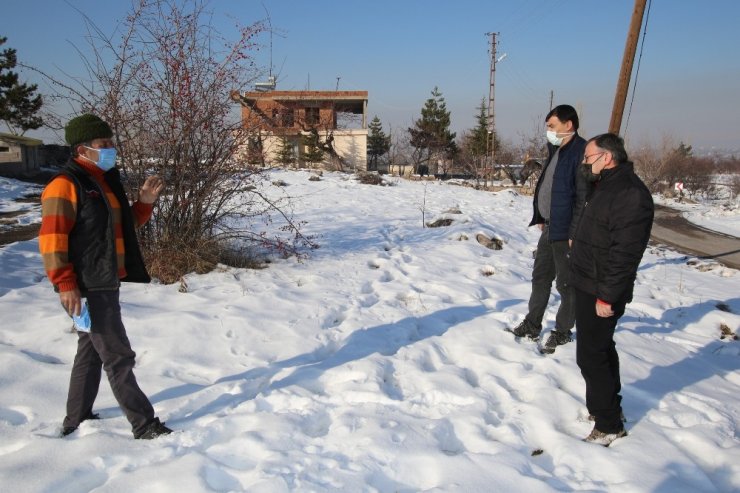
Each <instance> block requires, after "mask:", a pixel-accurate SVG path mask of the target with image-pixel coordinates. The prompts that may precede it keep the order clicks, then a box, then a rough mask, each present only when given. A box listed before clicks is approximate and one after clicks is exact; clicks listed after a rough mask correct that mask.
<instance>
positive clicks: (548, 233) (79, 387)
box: [39, 105, 654, 446]
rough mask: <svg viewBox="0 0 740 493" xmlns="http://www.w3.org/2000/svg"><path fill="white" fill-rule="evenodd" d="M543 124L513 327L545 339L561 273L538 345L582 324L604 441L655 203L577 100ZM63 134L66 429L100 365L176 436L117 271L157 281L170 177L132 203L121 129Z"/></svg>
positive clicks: (591, 405)
mask: <svg viewBox="0 0 740 493" xmlns="http://www.w3.org/2000/svg"><path fill="white" fill-rule="evenodd" d="M545 124H546V126H547V140H548V150H549V153H548V159H547V162H546V163H545V165H544V167H543V170H542V174H541V176H540V178H539V180H538V182H537V187H536V189H535V193H534V215H533V217H532V221H531V222H530V226H534V225H536V226H538V227H539V228H540V230H541V235H540V238H539V242H538V244H537V253H536V256H535V261H534V268H533V270H532V292H531V295H530V298H529V304H528V312H527V314H526V316H525V317H524V320H523V321H522V322H521V323H520V324H519V325H517V326H516V327H514V328H510V329H507V330H509V331H510V332H513V334H514V335H515V336H516V337H517V338H522V337H527V338H530V339H533V340H539V337H540V333H541V332H542V319H543V317H544V314H545V311H546V308H547V306H548V303H549V298H550V290H551V287H552V282H553V280H554V281H555V285H556V288H557V291H558V293H559V294H560V305H559V307H558V311H557V315H556V317H555V327H554V329H553V330H552V331H551V332H550V334H549V337H548V338H547V341H546V342H545V343H544V344H542V345H541V347H540V351H541V352H542V353H545V354H551V353H553V352H554V351H555V349H556V348H557V347H558V346H561V345H563V344H566V343H568V342H570V341H571V340H572V332H571V331H572V329H573V327H574V326H575V327H576V328H577V347H576V359H577V363H578V366H579V368H580V370H581V373H582V375H583V378H584V380H585V383H586V406H587V408H588V412H589V414H590V417H591V418H592V419H593V420H594V428H593V430H592V431H591V433H590V434H589V435H588V436H587V437H586V438H584V440H585V441H588V442H592V443H597V444H601V445H605V446H608V445H609V444H610V443H611V442H612V441H614V440H615V439H617V438H620V437H623V436H625V435H626V434H627V432H626V430H625V428H624V415H623V413H622V407H621V396H620V389H621V384H620V378H619V357H618V355H617V351H616V347H615V343H614V330H615V328H616V325H617V321H618V320H619V318H620V317H621V316H622V314H623V313H624V310H625V305H626V304H627V303H629V302H630V301H631V300H632V290H633V287H634V283H635V278H636V275H637V268H638V265H639V263H640V260H641V258H642V255H643V253H644V251H645V248H646V246H647V243H648V239H649V238H650V229H651V226H652V222H653V211H654V207H653V201H652V197H651V195H650V193H649V191H648V189H647V188H646V187H645V185H644V184H643V183H642V181H641V180H640V179H639V178H638V177H637V175H636V174H635V172H634V170H633V166H632V163H631V162H630V161H629V160H628V157H627V153H626V151H625V148H624V141H623V140H622V139H621V138H620V137H619V136H617V135H614V134H609V133H606V134H602V135H598V136H596V137H593V138H592V139H591V140H589V141H586V140H584V139H583V138H582V137H581V136H580V135H578V115H577V114H576V111H575V109H574V108H573V107H572V106H569V105H560V106H557V107H555V108H554V109H552V110H551V111H550V112H549V113H548V115H547V117H546V119H545ZM65 140H66V141H67V143H68V144H69V145H70V147H71V150H72V156H71V158H70V160H69V162H68V163H67V164H66V166H65V167H64V168H63V169H62V170H61V171H60V172H59V173H58V174H57V175H56V176H55V177H54V178H52V180H51V181H50V182H49V183H48V185H47V186H46V188H45V189H44V192H43V194H42V197H41V204H42V223H41V230H40V232H39V249H40V251H41V254H42V257H43V261H44V268H45V270H46V272H47V275H48V277H49V279H50V281H51V283H52V284H53V286H54V289H55V291H57V292H58V293H59V299H60V302H61V304H62V306H63V307H64V310H65V311H66V312H67V313H68V314H69V315H70V316H79V315H80V313H81V312H82V311H83V310H84V309H86V310H87V311H88V313H89V317H90V321H91V327H90V330H89V331H87V332H85V331H79V332H78V344H77V354H76V356H75V359H74V364H73V366H72V374H71V377H70V384H69V392H68V397H67V410H66V411H67V413H66V416H65V418H64V422H63V425H62V431H61V435H62V436H67V435H69V434H71V433H73V432H74V431H75V430H77V428H78V427H79V425H80V423H81V422H83V421H85V420H88V419H97V418H98V415H97V414H96V413H94V412H93V404H94V402H95V398H96V397H97V393H98V388H99V386H100V380H101V374H102V370H105V372H106V375H107V377H108V381H109V382H110V386H111V389H112V390H113V395H114V397H115V398H116V400H117V401H118V404H119V406H120V407H121V409H122V410H123V413H124V414H125V415H126V418H127V419H128V420H129V422H130V423H131V427H132V432H133V435H134V437H135V438H138V439H152V438H156V437H158V436H161V435H166V434H169V433H171V432H172V430H171V429H170V428H168V427H167V426H165V423H163V422H161V421H160V420H159V419H158V418H157V417H156V416H155V413H154V409H153V407H152V404H151V403H150V401H149V399H148V398H147V396H146V395H145V394H144V392H142V390H141V389H140V388H139V385H138V383H137V381H136V377H135V376H134V373H133V368H134V365H135V356H136V355H135V353H134V351H133V350H132V349H131V344H130V343H129V340H128V337H127V335H126V329H125V328H124V325H123V322H122V319H121V306H120V303H119V288H120V283H121V281H127V282H149V281H150V278H149V275H148V273H147V270H146V267H145V265H144V261H143V259H142V255H141V253H140V251H139V245H138V241H137V238H136V231H135V230H136V228H137V227H139V226H141V225H143V224H144V223H146V222H147V221H148V220H149V218H150V216H151V214H152V209H153V204H154V203H155V202H156V200H157V198H158V197H159V195H160V193H161V192H162V190H163V189H164V186H165V185H164V182H163V181H162V179H161V178H160V177H158V176H150V177H148V178H147V179H146V180H145V181H144V183H143V185H142V186H141V188H140V190H139V193H138V197H137V200H136V201H134V202H133V204H129V199H128V197H127V196H126V192H125V190H124V188H123V185H122V184H121V179H120V174H119V171H118V169H117V168H116V148H115V143H114V140H113V131H112V129H111V127H110V126H109V124H108V123H107V122H105V121H103V120H102V119H101V118H99V117H98V116H95V115H92V114H84V115H81V116H78V117H76V118H73V119H72V120H70V121H69V122H68V124H67V125H66V127H65Z"/></svg>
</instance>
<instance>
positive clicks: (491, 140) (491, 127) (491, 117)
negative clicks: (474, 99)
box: [486, 33, 500, 167]
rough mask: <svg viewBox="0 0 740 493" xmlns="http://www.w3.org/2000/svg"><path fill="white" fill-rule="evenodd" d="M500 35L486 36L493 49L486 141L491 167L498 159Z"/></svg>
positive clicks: (491, 49) (490, 34)
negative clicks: (496, 106)
mask: <svg viewBox="0 0 740 493" xmlns="http://www.w3.org/2000/svg"><path fill="white" fill-rule="evenodd" d="M499 34H500V33H486V36H490V37H491V47H490V48H489V51H490V53H491V73H490V77H489V86H488V140H487V141H486V150H487V151H488V152H487V153H486V154H487V156H486V160H487V161H488V160H489V159H490V161H489V163H490V165H491V166H492V165H493V163H495V159H496V141H495V137H494V136H495V135H496V118H495V113H494V111H495V110H494V94H495V88H496V62H497V60H496V43H498V41H497V40H496V36H498V35H499ZM487 164H488V163H487ZM486 167H488V166H486Z"/></svg>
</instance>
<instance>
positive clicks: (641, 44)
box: [622, 0, 653, 137]
mask: <svg viewBox="0 0 740 493" xmlns="http://www.w3.org/2000/svg"><path fill="white" fill-rule="evenodd" d="M652 4H653V0H648V7H647V14H646V15H645V28H644V30H643V32H642V42H641V43H640V56H639V57H638V58H637V70H636V71H635V82H634V84H633V85H632V98H631V99H630V107H629V110H628V111H627V121H626V122H625V123H624V133H623V134H622V137H627V129H628V128H629V125H630V116H632V103H634V102H635V93H636V92H637V77H638V76H639V75H640V62H642V50H643V49H644V48H645V37H646V36H647V26H648V21H649V20H650V6H651V5H652Z"/></svg>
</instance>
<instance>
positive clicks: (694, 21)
mask: <svg viewBox="0 0 740 493" xmlns="http://www.w3.org/2000/svg"><path fill="white" fill-rule="evenodd" d="M3 4H4V5H3V7H2V18H0V35H4V36H7V37H8V42H7V43H6V46H9V47H12V48H15V49H16V50H17V51H18V56H19V59H21V60H22V61H23V62H25V63H27V64H29V65H33V66H36V67H38V68H41V69H44V70H47V71H50V72H54V71H57V70H59V69H60V68H64V69H66V70H67V71H68V72H74V71H75V70H79V69H80V64H79V55H78V54H77V53H76V52H75V50H74V49H73V45H77V46H84V44H85V42H84V39H83V35H84V32H83V28H84V24H83V22H82V20H81V19H80V18H79V15H78V14H77V13H76V12H75V10H74V9H73V8H72V6H75V7H77V8H79V9H81V10H83V11H85V12H86V13H87V14H88V16H89V17H90V18H91V19H92V20H93V21H94V22H95V23H96V24H97V25H98V26H99V27H101V28H103V29H107V30H110V31H111V32H112V31H113V30H114V29H115V25H116V22H117V21H118V20H119V19H121V18H123V17H124V15H125V13H126V12H127V11H128V9H129V6H130V2H129V1H126V0H67V1H66V2H64V1H61V0H5V1H4V2H3ZM210 5H211V8H212V9H213V10H214V11H215V13H216V15H215V16H214V21H213V22H214V24H215V26H216V28H217V29H218V30H220V31H221V32H222V33H224V34H228V33H229V30H230V29H232V26H233V24H234V19H236V20H238V21H239V22H241V23H242V24H251V23H252V22H254V21H257V20H261V19H264V18H265V16H266V13H265V8H266V9H267V10H268V11H269V13H270V16H271V20H272V25H273V28H274V29H275V30H278V31H279V32H280V33H281V35H276V36H274V37H273V50H272V58H273V65H274V68H273V70H274V71H275V72H276V73H278V74H279V79H278V88H279V89H285V90H300V89H306V88H307V87H309V83H310V88H311V89H313V90H318V89H334V88H335V87H336V85H337V77H341V79H340V80H339V88H340V89H345V90H367V91H369V113H370V115H369V116H370V118H372V117H373V116H374V115H377V116H379V117H380V119H381V121H382V122H383V123H384V125H385V126H386V129H387V128H388V127H389V126H393V128H406V127H408V126H410V125H411V123H412V121H413V120H414V119H415V118H417V117H418V116H419V114H420V109H421V107H422V106H423V104H424V101H425V100H426V99H427V98H428V97H429V95H430V92H431V90H432V89H433V88H434V87H435V86H438V87H439V89H440V91H441V92H442V94H443V95H444V97H445V99H446V101H447V105H448V108H449V109H450V110H451V111H452V126H453V130H455V131H457V132H458V133H460V132H462V131H463V130H465V129H468V128H471V127H472V126H473V125H474V116H475V114H476V107H477V106H478V105H479V104H480V101H481V98H486V97H487V96H488V76H489V55H488V37H487V36H486V35H485V33H486V32H491V31H495V32H499V33H500V44H499V47H498V49H499V53H500V54H504V53H506V55H507V56H506V58H505V59H504V60H502V61H501V62H500V63H499V64H498V65H497V71H496V128H497V130H498V131H499V133H500V134H501V135H502V136H503V137H504V138H508V139H511V140H514V141H518V140H519V138H520V135H521V134H522V133H531V132H532V131H533V128H534V127H535V126H539V129H540V130H541V129H542V121H541V120H542V118H543V117H544V115H545V113H546V112H547V110H548V109H549V97H550V91H551V90H552V91H554V95H555V98H554V101H555V104H561V103H568V104H572V105H573V106H575V107H576V108H577V109H578V110H579V113H580V114H581V117H582V134H584V135H585V136H590V135H594V134H596V133H601V132H604V131H606V129H607V127H608V124H609V118H610V115H611V108H612V103H613V100H614V92H615V89H616V81H617V76H618V73H619V67H620V64H621V61H622V54H623V51H624V44H625V40H626V34H627V29H628V26H629V22H630V17H631V15H632V10H633V7H634V1H633V0H590V1H589V0H475V1H474V0H471V1H466V0H458V1H451V0H447V1H443V0H426V1H422V0H414V1H411V0H409V1H404V0H375V1H365V2H358V1H353V0H343V1H340V0H325V1H312V2H309V1H298V0H295V1H288V0H262V1H255V0H212V2H211V4H210ZM739 22H740V1H737V0H652V5H651V10H650V17H649V23H648V26H647V37H646V40H645V49H644V54H643V57H642V65H641V67H640V73H639V79H638V84H637V93H636V96H635V102H634V106H633V109H632V114H631V117H630V120H629V127H628V128H627V138H628V140H629V141H630V142H631V143H632V145H637V144H639V143H642V142H644V141H652V142H659V141H660V140H661V139H662V138H663V137H664V136H670V137H672V138H674V139H675V140H683V141H684V142H687V143H689V144H692V145H694V147H695V148H705V149H707V148H710V147H712V146H714V147H720V148H725V149H740V94H739V93H738V92H739V91H740V56H739V55H738V51H740V29H738V23H739ZM640 39H641V41H642V35H641V37H640ZM262 41H263V42H264V44H265V45H269V37H268V36H264V37H263V39H262ZM639 48H640V47H639V46H638V55H639ZM269 60H270V57H269V49H264V50H262V51H261V52H260V53H258V54H257V62H258V63H260V64H262V65H263V67H264V68H265V70H266V69H267V68H268V65H269ZM633 75H634V73H633ZM24 76H26V78H27V79H29V80H35V79H34V78H33V76H32V75H31V74H24ZM309 81H310V82H309ZM42 89H43V87H42ZM627 105H628V107H629V100H628V102H627ZM626 118H627V114H626V111H625V121H626ZM623 131H624V123H623ZM27 135H30V136H34V135H36V136H41V137H43V138H47V137H46V136H45V135H42V134H40V133H39V132H29V133H28V134H27ZM47 140H49V139H48V138H47Z"/></svg>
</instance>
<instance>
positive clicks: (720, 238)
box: [651, 205, 740, 269]
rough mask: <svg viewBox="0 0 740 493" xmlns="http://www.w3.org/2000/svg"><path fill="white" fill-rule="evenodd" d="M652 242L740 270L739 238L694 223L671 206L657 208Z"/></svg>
mask: <svg viewBox="0 0 740 493" xmlns="http://www.w3.org/2000/svg"><path fill="white" fill-rule="evenodd" d="M651 242H652V243H661V244H664V245H668V246H670V247H672V248H675V249H676V250H678V251H681V252H686V253H690V254H693V255H696V256H698V257H699V258H703V259H712V260H716V261H717V262H719V263H721V264H723V265H726V266H727V267H732V268H733V269H740V238H738V237H737V236H731V235H726V234H723V233H718V232H716V231H710V230H708V229H704V228H702V227H700V226H697V225H695V224H692V223H690V222H688V221H687V220H686V219H684V218H683V217H681V213H680V212H679V211H677V210H675V209H671V208H669V207H664V206H661V205H656V206H655V220H654V221H653V231H652V234H651Z"/></svg>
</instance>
